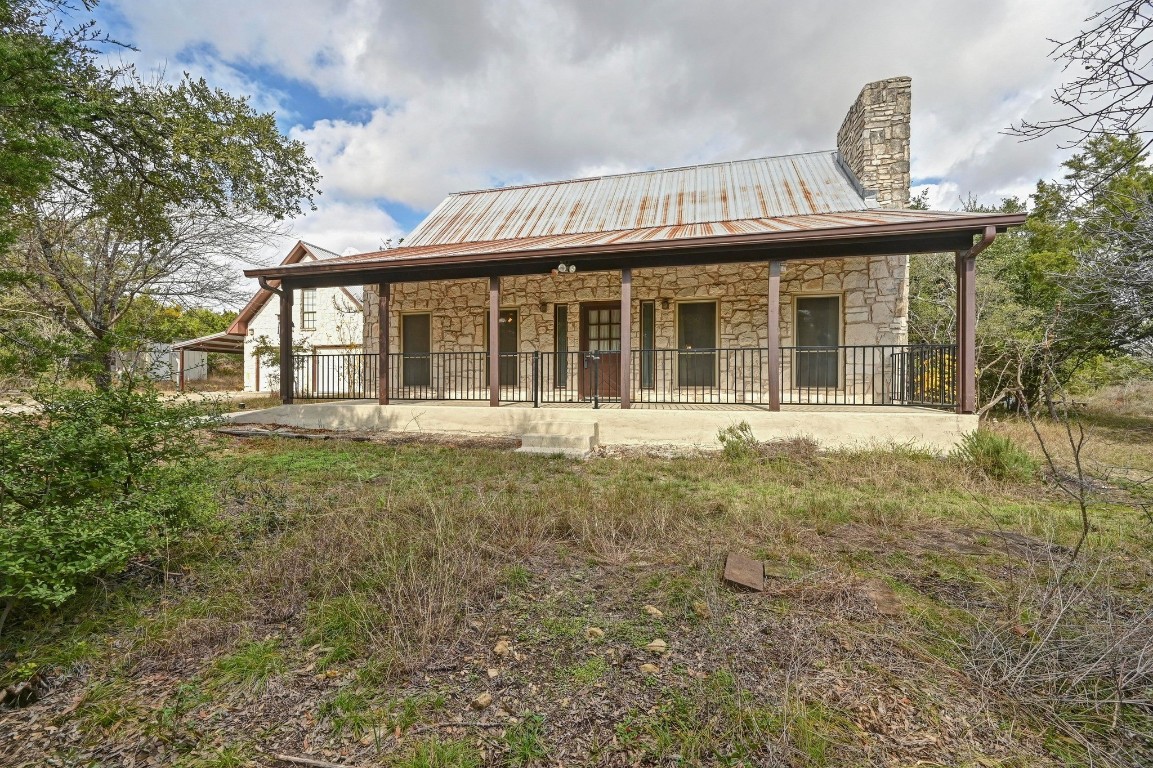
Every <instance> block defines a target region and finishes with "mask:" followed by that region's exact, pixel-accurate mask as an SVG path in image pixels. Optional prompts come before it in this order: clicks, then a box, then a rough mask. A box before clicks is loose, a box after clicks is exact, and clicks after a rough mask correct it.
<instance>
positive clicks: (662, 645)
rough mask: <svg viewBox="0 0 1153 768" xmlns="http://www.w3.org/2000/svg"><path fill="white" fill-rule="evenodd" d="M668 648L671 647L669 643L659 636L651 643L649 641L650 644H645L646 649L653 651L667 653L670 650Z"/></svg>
mask: <svg viewBox="0 0 1153 768" xmlns="http://www.w3.org/2000/svg"><path fill="white" fill-rule="evenodd" d="M668 648H669V644H668V643H666V642H665V641H664V640H661V639H660V638H659V637H658V638H657V639H656V640H653V641H652V642H651V643H649V644H648V645H646V646H645V650H646V651H650V652H652V653H665V652H666V651H667V650H668Z"/></svg>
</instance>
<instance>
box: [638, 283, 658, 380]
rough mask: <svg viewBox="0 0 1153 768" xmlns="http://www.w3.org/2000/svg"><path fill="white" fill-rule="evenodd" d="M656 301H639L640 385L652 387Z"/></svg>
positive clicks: (654, 360)
mask: <svg viewBox="0 0 1153 768" xmlns="http://www.w3.org/2000/svg"><path fill="white" fill-rule="evenodd" d="M656 334H657V303H656V302H655V301H642V302H641V386H642V387H643V388H645V389H652V388H653V381H654V379H655V371H654V369H655V367H656V365H655V364H656V352H654V351H653V350H654V349H656V345H657V344H656Z"/></svg>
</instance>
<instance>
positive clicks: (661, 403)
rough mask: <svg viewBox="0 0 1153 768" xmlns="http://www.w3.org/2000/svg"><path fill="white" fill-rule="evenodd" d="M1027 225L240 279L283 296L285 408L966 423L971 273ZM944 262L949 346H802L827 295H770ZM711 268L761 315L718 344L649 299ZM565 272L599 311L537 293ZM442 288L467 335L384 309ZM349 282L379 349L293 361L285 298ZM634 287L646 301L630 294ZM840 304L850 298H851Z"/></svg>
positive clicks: (411, 257) (432, 259) (644, 247)
mask: <svg viewBox="0 0 1153 768" xmlns="http://www.w3.org/2000/svg"><path fill="white" fill-rule="evenodd" d="M1022 219H1023V216H1021V215H1017V214H1008V215H1007V214H993V215H990V214H966V213H951V212H927V211H909V210H872V211H868V212H867V213H862V214H852V215H848V214H845V215H839V216H837V217H785V218H782V219H777V220H760V221H758V226H759V227H760V228H761V231H755V232H751V233H728V234H723V235H719V236H713V235H705V236H700V235H699V233H696V232H694V231H692V229H691V228H682V229H681V230H676V231H665V230H664V229H662V231H661V232H660V233H652V232H648V231H643V230H638V231H636V232H626V233H619V232H618V233H611V234H612V237H611V238H608V237H606V238H605V239H604V240H603V241H601V240H598V239H596V238H588V237H581V238H580V240H581V241H582V242H578V243H576V244H574V243H573V240H574V238H572V237H569V236H565V237H543V238H530V239H522V240H509V241H492V242H481V243H458V244H449V245H434V246H425V247H419V246H414V247H405V248H399V249H395V250H394V251H383V252H379V253H374V254H362V255H358V256H352V257H344V258H341V259H331V260H328V261H326V262H323V263H318V264H298V265H290V266H282V267H279V268H274V269H264V270H252V271H249V272H248V273H247V274H249V275H251V276H255V277H258V278H260V279H261V284H262V286H263V287H265V288H267V289H269V290H273V291H274V292H275V293H277V294H278V295H279V298H280V309H281V312H280V341H281V345H280V348H281V358H280V363H281V365H280V369H281V370H282V371H284V372H285V375H283V376H282V377H281V381H280V391H281V398H282V400H283V402H284V403H285V404H291V403H292V402H293V400H294V399H295V398H301V399H305V398H307V399H373V400H375V402H376V403H378V404H379V405H388V404H390V403H405V402H421V403H441V402H463V403H473V404H477V403H487V405H488V406H489V407H494V408H495V407H499V406H502V405H509V404H518V405H527V406H534V407H567V408H593V409H601V408H613V409H619V410H626V411H627V410H631V409H634V408H658V407H659V408H672V407H675V408H678V409H680V408H695V407H702V408H704V407H707V408H735V409H742V410H744V409H749V410H764V411H767V412H779V411H781V410H782V409H787V408H789V407H790V406H806V407H837V408H844V407H856V406H873V407H884V408H886V409H891V408H893V407H894V406H906V407H910V408H915V409H916V410H917V411H922V410H924V409H939V410H948V411H954V412H956V413H961V414H969V413H973V412H974V410H975V404H976V403H975V400H976V398H975V379H976V374H975V343H974V342H975V334H974V328H975V323H976V302H975V293H976V291H975V282H974V274H975V261H976V258H977V256H978V254H979V253H980V252H981V251H982V250H983V249H984V248H986V247H987V246H988V245H989V244H990V243H991V242H992V241H993V239H994V238H995V237H996V235H997V233H998V232H1001V231H1004V230H1005V229H1006V228H1007V227H1009V226H1013V225H1016V224H1019V223H1020V221H1021V220H1022ZM941 251H952V252H954V254H955V264H956V280H957V329H958V332H957V336H956V340H955V342H954V343H953V344H948V345H910V344H906V343H866V344H853V343H845V342H846V341H853V339H851V338H845V336H846V334H845V333H844V332H843V331H837V332H835V333H832V334H825V335H823V336H822V335H821V334H819V333H818V334H817V335H816V336H815V337H814V336H813V335H812V334H810V337H809V338H805V337H804V334H803V333H802V332H801V330H802V329H801V328H800V325H801V321H800V315H799V314H797V313H798V312H799V304H800V302H801V301H809V305H808V308H807V309H806V312H808V313H809V315H812V316H817V315H818V314H819V313H820V311H821V310H820V304H821V301H819V300H820V299H830V298H833V297H829V296H826V295H824V294H822V293H820V292H818V293H817V294H816V295H813V296H807V295H806V296H796V295H792V294H789V293H786V294H785V295H784V296H782V290H781V286H782V271H783V270H785V269H786V268H790V267H791V265H794V264H797V263H804V264H814V263H816V264H821V263H825V262H828V261H836V260H849V259H856V260H864V261H866V262H867V261H868V260H870V259H877V257H880V259H879V260H881V261H884V260H890V261H891V260H892V259H893V258H894V255H895V254H902V256H901V257H896V258H904V255H905V254H918V253H934V252H941ZM914 258H915V256H914ZM716 265H745V266H748V267H749V268H750V270H752V271H749V272H742V273H739V274H738V276H737V277H736V278H734V279H736V280H737V282H738V283H739V285H740V286H741V290H743V291H745V292H747V293H748V294H749V295H753V296H756V297H758V298H757V301H756V302H746V304H745V305H743V306H742V308H741V310H740V311H741V312H743V313H744V314H745V315H748V314H753V315H759V317H757V318H755V324H756V325H757V328H756V330H754V331H753V332H752V333H743V334H738V333H732V334H728V335H727V336H726V335H725V334H722V333H721V332H720V331H719V323H720V318H719V312H720V310H719V309H718V305H717V304H716V303H713V304H712V305H711V306H710V303H709V302H708V301H702V300H699V297H697V296H695V295H689V296H687V297H686V296H684V295H683V292H682V293H674V295H673V296H672V297H671V298H669V297H668V296H662V295H661V294H660V292H656V293H654V292H653V291H652V290H647V292H646V289H645V285H646V283H645V280H646V275H648V274H649V273H653V272H655V271H660V270H666V271H667V270H670V269H679V270H681V271H682V273H683V272H684V271H685V270H686V269H689V270H692V269H695V268H699V269H700V270H702V274H703V271H704V270H706V269H709V268H713V267H716ZM573 273H579V274H581V275H589V274H600V275H610V276H611V277H612V282H611V284H608V283H606V285H609V288H608V289H607V290H608V292H609V293H611V294H612V296H611V298H609V299H607V300H606V291H605V290H601V291H600V292H598V293H595V294H594V293H589V294H588V295H587V296H584V295H581V294H579V293H578V294H574V295H575V296H576V298H575V300H568V301H560V300H557V301H551V300H550V298H551V297H552V294H550V293H549V292H548V291H549V290H555V288H548V286H555V285H558V284H560V283H561V281H564V280H566V279H571V277H572V275H573ZM272 280H278V281H279V285H274V284H273V283H272V282H270V281H272ZM526 280H528V281H535V282H534V283H533V285H535V286H538V287H537V289H536V290H537V291H538V293H537V295H539V302H534V303H533V304H532V305H531V306H528V307H526V306H525V299H524V298H523V293H524V291H523V285H524V282H525V281H526ZM453 281H455V282H456V283H462V284H465V285H464V287H462V288H459V289H455V290H456V293H455V294H454V295H456V296H457V297H458V298H457V299H456V300H457V301H464V302H466V304H467V306H469V307H475V313H474V314H471V315H469V314H466V315H465V317H464V319H463V320H462V321H461V322H462V323H463V325H461V324H459V323H458V325H457V326H455V327H454V329H452V330H451V331H450V330H449V329H447V328H446V329H442V330H441V331H440V332H439V333H434V330H433V321H432V320H431V319H430V318H431V317H432V316H433V315H431V314H429V313H424V314H423V315H421V313H412V312H406V311H404V307H403V306H402V307H401V308H400V309H397V308H395V307H393V306H392V305H393V302H394V301H398V297H399V296H402V295H406V294H405V291H408V290H410V289H411V288H412V286H413V285H414V284H424V285H446V284H448V283H450V282H453ZM650 282H651V281H650ZM356 284H361V285H367V286H370V287H372V288H373V293H375V297H374V299H373V301H372V302H371V310H372V313H373V315H374V316H375V321H374V322H375V323H376V328H377V331H376V338H377V339H378V340H379V351H378V352H367V353H360V354H338V355H331V354H330V355H313V354H305V355H299V354H298V355H294V354H293V353H292V333H293V323H292V317H293V306H292V302H293V300H292V290H293V289H297V288H307V287H318V286H335V285H356ZM638 285H639V286H640V287H641V289H640V290H638V291H636V292H634V288H635V287H636V286H638ZM469 286H471V287H469ZM509 286H513V288H514V289H516V287H517V286H520V287H521V292H522V296H521V297H520V298H519V299H518V305H519V306H520V307H521V309H520V310H518V309H517V308H516V307H512V308H509V307H508V306H506V301H505V295H504V293H505V292H506V291H509V290H510V289H509ZM540 286H546V287H545V288H541V287H540ZM461 292H464V293H466V294H468V296H467V298H466V299H461V298H459V296H460V294H461ZM444 295H446V296H447V295H448V294H444ZM838 295H844V296H845V297H846V300H847V297H848V296H851V295H853V293H852V292H850V291H848V290H845V291H842V292H841V293H840V294H838ZM862 295H864V296H865V297H866V298H865V302H866V304H865V305H864V306H863V307H860V306H858V307H847V308H846V307H844V306H842V305H839V304H838V305H837V306H838V307H840V309H839V310H838V313H839V315H838V318H839V319H838V320H837V323H834V324H833V326H831V327H838V328H839V327H842V326H844V322H845V320H846V316H847V315H848V314H849V313H850V311H855V312H862V311H863V312H864V313H865V316H866V317H867V316H868V313H869V311H870V307H869V305H868V303H867V302H868V301H869V299H868V298H867V297H868V295H869V294H868V292H865V293H864V294H862ZM782 300H784V301H785V302H789V303H790V304H791V307H792V313H791V314H790V313H783V312H782ZM670 302H671V304H672V308H671V309H670ZM833 303H834V304H835V303H836V302H833ZM470 311H472V310H470ZM518 311H519V312H520V314H518ZM529 311H531V312H532V313H533V314H539V315H540V316H541V317H542V318H546V319H547V321H548V322H549V323H551V327H552V328H554V331H553V336H552V338H551V339H550V342H551V343H549V344H544V343H540V338H539V337H537V338H533V339H530V340H529V342H528V343H526V342H525V341H524V340H523V339H522V338H521V337H520V336H519V332H518V331H516V330H515V328H516V327H519V326H520V325H522V324H524V322H525V321H526V318H525V317H524V315H525V314H527V313H528V312H529ZM874 314H875V313H874ZM573 315H576V317H574V316H573ZM783 315H784V320H785V322H786V323H792V324H793V325H794V326H796V327H794V328H792V329H790V332H789V334H788V335H785V334H783V333H782V317H783ZM660 316H667V318H674V317H675V320H672V319H668V320H666V321H665V324H666V325H668V324H669V323H672V324H673V327H674V330H672V331H668V332H664V333H663V335H662V330H661V328H662V326H661V322H658V321H657V320H656V319H654V318H655V317H660ZM690 320H691V323H690ZM743 321H744V318H743V316H742V322H743ZM533 322H534V323H536V322H537V321H536V320H534V321H533ZM873 322H874V323H876V320H875V318H874V320H873ZM735 324H736V323H735V322H734V325H735ZM510 327H512V328H513V331H512V333H509V332H508V331H509V329H510ZM702 329H703V330H702ZM562 330H563V331H564V334H563V336H562V333H561V332H562ZM461 334H465V336H468V335H469V334H474V335H476V336H477V339H478V340H479V339H480V335H481V334H483V345H480V344H474V345H472V347H471V348H467V347H466V348H463V349H461V348H453V347H452V346H451V344H449V343H442V344H440V345H439V348H438V341H440V342H445V341H446V339H450V338H451V339H455V338H457V337H458V336H460V335H461ZM461 338H462V339H463V338H464V336H461ZM469 338H471V337H469ZM898 341H903V338H898ZM670 342H671V343H670ZM814 342H815V343H814ZM396 347H399V349H396ZM478 347H479V349H478ZM382 384H383V386H382Z"/></svg>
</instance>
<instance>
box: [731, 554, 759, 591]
mask: <svg viewBox="0 0 1153 768" xmlns="http://www.w3.org/2000/svg"><path fill="white" fill-rule="evenodd" d="M725 582H726V583H727V584H731V585H732V586H735V587H741V588H743V589H751V590H754V591H756V592H763V591H764V589H765V564H764V563H762V562H761V561H760V560H753V559H752V558H751V557H745V556H744V555H741V554H738V553H736V552H730V553H729V555H728V557H726V558H725Z"/></svg>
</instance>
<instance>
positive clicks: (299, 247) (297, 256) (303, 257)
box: [225, 240, 361, 336]
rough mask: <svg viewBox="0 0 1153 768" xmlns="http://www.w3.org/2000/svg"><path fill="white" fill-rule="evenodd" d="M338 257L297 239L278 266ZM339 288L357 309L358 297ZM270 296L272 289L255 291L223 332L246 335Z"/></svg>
mask: <svg viewBox="0 0 1153 768" xmlns="http://www.w3.org/2000/svg"><path fill="white" fill-rule="evenodd" d="M339 258H340V254H339V253H336V252H335V251H330V250H328V249H327V248H321V247H320V246H319V245H313V244H312V243H306V242H304V241H303V240H297V241H296V245H294V246H292V250H290V251H289V252H288V255H287V256H285V257H284V260H283V261H281V262H280V266H282V267H284V266H289V265H291V264H300V263H301V262H306V261H322V260H324V261H328V260H332V259H339ZM247 271H248V270H245V272H246V273H247ZM340 289H341V291H343V292H344V295H345V296H347V297H348V298H349V300H351V301H352V303H353V304H355V305H356V307H357V308H358V309H359V308H361V303H360V299H358V298H356V297H355V296H353V295H352V294H351V293H349V291H348V290H347V289H346V288H345V287H344V286H340ZM272 296H273V293H272V291H266V290H264V289H263V288H261V289H260V290H259V291H257V292H256V295H255V296H253V297H252V298H251V299H249V300H248V303H247V304H245V305H244V308H243V309H241V310H240V314H239V315H237V316H236V319H235V320H233V321H232V325H230V326H228V330H227V331H225V333H226V334H230V335H240V336H244V335H246V334H247V333H248V324H249V323H251V322H252V320H253V318H255V317H256V316H257V315H258V314H260V310H262V309H264V305H265V304H267V303H268V300H269V299H271V298H272Z"/></svg>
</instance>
